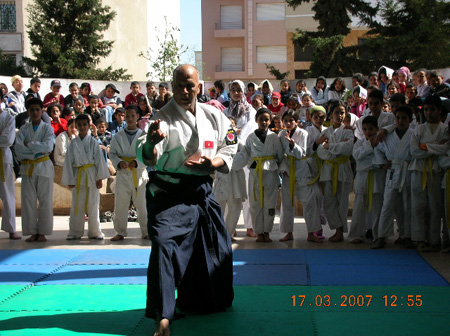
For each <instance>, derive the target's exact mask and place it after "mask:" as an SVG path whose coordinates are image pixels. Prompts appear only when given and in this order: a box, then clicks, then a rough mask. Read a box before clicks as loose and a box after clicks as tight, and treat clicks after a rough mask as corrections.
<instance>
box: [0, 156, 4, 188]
mask: <svg viewBox="0 0 450 336" xmlns="http://www.w3.org/2000/svg"><path fill="white" fill-rule="evenodd" d="M0 178H1V179H2V182H5V171H4V170H3V149H2V148H0Z"/></svg>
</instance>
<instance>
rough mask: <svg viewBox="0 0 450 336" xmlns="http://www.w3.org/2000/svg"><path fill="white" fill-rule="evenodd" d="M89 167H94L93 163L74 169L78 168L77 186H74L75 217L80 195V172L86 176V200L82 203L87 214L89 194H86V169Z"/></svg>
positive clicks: (87, 181) (87, 177)
mask: <svg viewBox="0 0 450 336" xmlns="http://www.w3.org/2000/svg"><path fill="white" fill-rule="evenodd" d="M90 167H95V164H93V163H89V164H85V165H83V166H79V167H75V168H78V174H77V186H76V191H77V203H76V206H75V215H77V214H78V194H79V193H80V186H81V172H82V171H84V174H85V175H86V200H85V202H84V212H85V213H86V212H87V205H88V201H89V192H88V184H89V176H88V172H87V169H88V168H90Z"/></svg>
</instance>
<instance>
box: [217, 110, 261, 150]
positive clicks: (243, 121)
mask: <svg viewBox="0 0 450 336" xmlns="http://www.w3.org/2000/svg"><path fill="white" fill-rule="evenodd" d="M223 113H224V114H225V115H226V116H227V117H230V116H231V112H230V110H229V109H228V108H226V109H225V110H223ZM255 116H256V110H255V109H254V108H253V106H250V108H249V110H248V112H247V113H245V114H244V115H242V116H241V117H240V118H238V119H236V128H238V129H240V130H241V131H240V133H239V134H238V139H239V142H241V143H242V144H245V140H247V137H248V136H249V135H250V134H252V133H253V132H254V131H255V129H256V128H257V127H258V125H257V124H256V121H255Z"/></svg>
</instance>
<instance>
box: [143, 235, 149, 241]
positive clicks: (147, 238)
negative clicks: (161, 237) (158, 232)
mask: <svg viewBox="0 0 450 336" xmlns="http://www.w3.org/2000/svg"><path fill="white" fill-rule="evenodd" d="M142 239H145V240H150V237H149V236H148V235H146V236H144V237H142Z"/></svg>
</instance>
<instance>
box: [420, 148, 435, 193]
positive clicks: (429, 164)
mask: <svg viewBox="0 0 450 336" xmlns="http://www.w3.org/2000/svg"><path fill="white" fill-rule="evenodd" d="M428 170H430V175H431V181H433V156H429V157H427V158H426V159H425V161H424V163H423V171H422V190H425V188H426V187H427V171H428Z"/></svg>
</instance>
